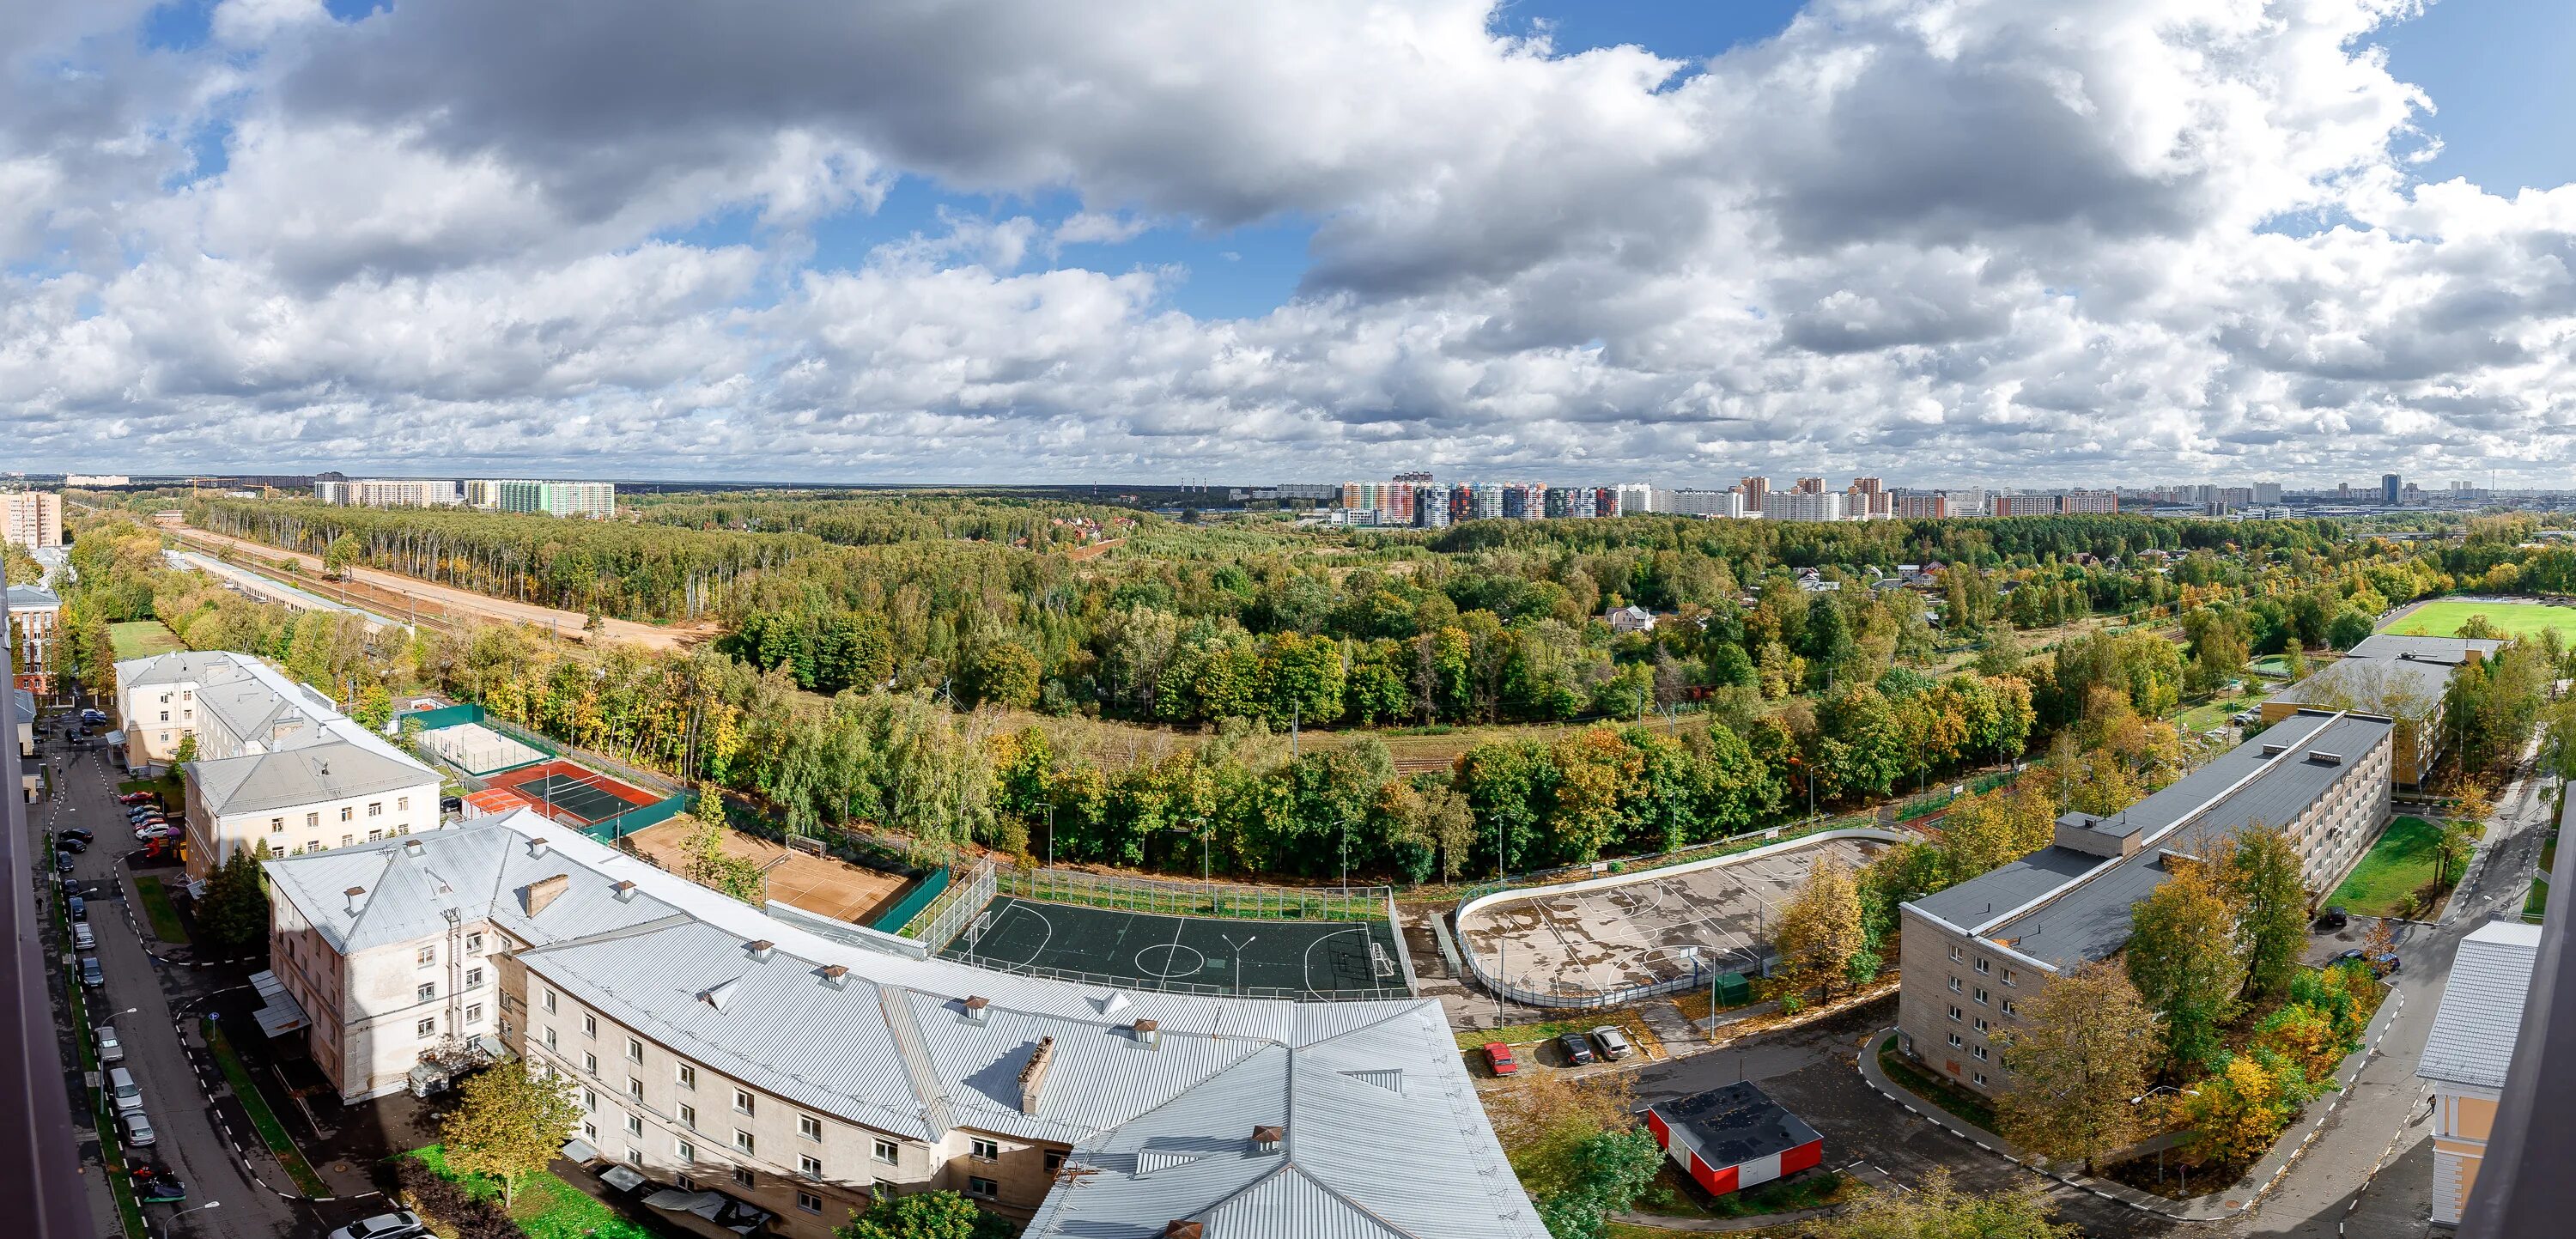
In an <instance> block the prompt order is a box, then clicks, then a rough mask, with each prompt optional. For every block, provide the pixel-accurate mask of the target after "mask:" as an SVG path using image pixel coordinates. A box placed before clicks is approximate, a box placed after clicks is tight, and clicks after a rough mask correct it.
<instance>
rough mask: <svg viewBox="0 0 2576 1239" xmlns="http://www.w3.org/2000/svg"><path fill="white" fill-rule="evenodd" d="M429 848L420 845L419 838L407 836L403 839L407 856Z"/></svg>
mask: <svg viewBox="0 0 2576 1239" xmlns="http://www.w3.org/2000/svg"><path fill="white" fill-rule="evenodd" d="M428 850H429V849H427V848H425V847H422V846H421V845H420V840H418V839H410V838H406V839H404V840H403V855H405V856H418V855H420V854H421V853H423V852H426V851H428Z"/></svg>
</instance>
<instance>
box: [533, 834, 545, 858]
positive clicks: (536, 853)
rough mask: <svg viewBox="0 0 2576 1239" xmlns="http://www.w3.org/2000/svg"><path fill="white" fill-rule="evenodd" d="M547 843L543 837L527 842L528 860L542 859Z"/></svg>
mask: <svg viewBox="0 0 2576 1239" xmlns="http://www.w3.org/2000/svg"><path fill="white" fill-rule="evenodd" d="M547 842H548V841H547V839H546V838H545V837H544V836H543V835H540V836H538V837H536V838H534V839H530V840H528V859H530V860H536V859H539V858H540V857H543V856H544V855H545V854H546V843H547Z"/></svg>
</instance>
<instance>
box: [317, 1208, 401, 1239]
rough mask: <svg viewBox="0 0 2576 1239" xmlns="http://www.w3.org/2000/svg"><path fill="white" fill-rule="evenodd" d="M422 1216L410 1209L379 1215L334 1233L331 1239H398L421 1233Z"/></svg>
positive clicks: (351, 1224)
mask: <svg viewBox="0 0 2576 1239" xmlns="http://www.w3.org/2000/svg"><path fill="white" fill-rule="evenodd" d="M420 1229H421V1225H420V1215H418V1214H416V1213H413V1212H412V1211H411V1210H409V1209H396V1210H394V1211H393V1212H391V1213H379V1214H377V1215H375V1216H374V1217H371V1218H363V1219H360V1220H358V1221H355V1222H351V1223H349V1224H348V1225H346V1226H343V1227H341V1228H340V1229H338V1230H335V1231H332V1232H331V1236H330V1239H398V1237H399V1236H403V1235H414V1234H418V1233H420Z"/></svg>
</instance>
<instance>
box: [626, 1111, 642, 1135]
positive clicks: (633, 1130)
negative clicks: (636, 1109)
mask: <svg viewBox="0 0 2576 1239" xmlns="http://www.w3.org/2000/svg"><path fill="white" fill-rule="evenodd" d="M626 1134H627V1135H630V1136H640V1135H643V1134H644V1116H642V1115H640V1114H630V1115H627V1116H626Z"/></svg>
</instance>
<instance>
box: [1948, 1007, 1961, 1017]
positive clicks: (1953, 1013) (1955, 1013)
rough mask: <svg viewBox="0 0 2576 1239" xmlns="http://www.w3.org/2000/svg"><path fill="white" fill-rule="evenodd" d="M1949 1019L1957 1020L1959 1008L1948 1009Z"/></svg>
mask: <svg viewBox="0 0 2576 1239" xmlns="http://www.w3.org/2000/svg"><path fill="white" fill-rule="evenodd" d="M1950 1018H1951V1019H1953V1020H1956V1019H1958V1018H1959V1008H1957V1007H1955V1006H1954V1007H1952V1008H1950Z"/></svg>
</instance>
